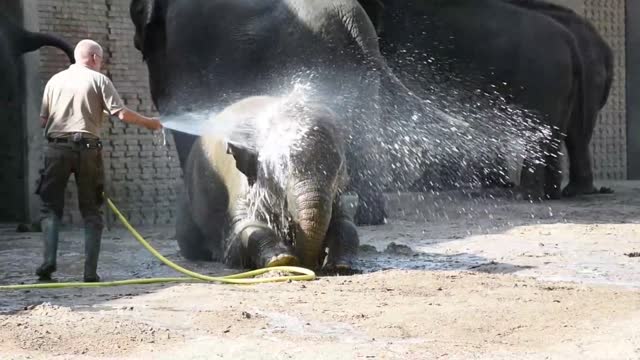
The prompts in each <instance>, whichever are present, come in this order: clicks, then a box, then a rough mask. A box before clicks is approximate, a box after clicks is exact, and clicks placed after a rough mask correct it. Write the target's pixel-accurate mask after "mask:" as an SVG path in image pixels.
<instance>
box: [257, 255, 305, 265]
mask: <svg viewBox="0 0 640 360" xmlns="http://www.w3.org/2000/svg"><path fill="white" fill-rule="evenodd" d="M297 265H298V258H297V257H295V256H293V255H291V254H280V255H276V256H274V257H272V258H271V260H269V261H268V262H267V264H266V265H265V266H264V267H274V266H297Z"/></svg>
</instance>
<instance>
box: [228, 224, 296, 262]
mask: <svg viewBox="0 0 640 360" xmlns="http://www.w3.org/2000/svg"><path fill="white" fill-rule="evenodd" d="M238 237H239V240H240V243H241V244H242V249H241V250H240V251H241V253H244V255H241V256H242V257H243V258H245V259H248V260H250V262H251V263H252V264H253V266H254V267H255V268H258V269H259V268H265V267H273V266H295V265H297V264H298V258H297V257H296V256H295V255H293V253H292V252H291V251H290V250H289V248H288V247H287V246H286V245H285V244H284V243H283V242H282V240H280V239H279V237H278V236H277V235H276V234H275V233H274V232H273V230H271V229H270V228H268V227H266V226H256V225H250V226H247V227H246V228H244V229H243V230H242V231H241V232H240V233H239V234H238Z"/></svg>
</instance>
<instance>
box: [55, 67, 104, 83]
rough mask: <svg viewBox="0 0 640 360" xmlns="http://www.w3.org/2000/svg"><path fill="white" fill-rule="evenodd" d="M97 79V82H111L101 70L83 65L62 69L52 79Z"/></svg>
mask: <svg viewBox="0 0 640 360" xmlns="http://www.w3.org/2000/svg"><path fill="white" fill-rule="evenodd" d="M79 77H80V78H82V79H86V80H90V81H95V82H110V81H111V80H110V79H109V77H107V76H106V75H104V74H103V73H101V72H98V71H94V70H91V69H88V68H85V67H83V66H78V65H71V66H69V67H68V68H66V69H65V70H62V71H60V72H58V73H57V74H55V75H54V76H53V77H51V80H50V81H53V80H54V79H55V80H64V79H69V78H71V79H78V78H79Z"/></svg>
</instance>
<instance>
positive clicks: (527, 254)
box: [0, 182, 640, 359]
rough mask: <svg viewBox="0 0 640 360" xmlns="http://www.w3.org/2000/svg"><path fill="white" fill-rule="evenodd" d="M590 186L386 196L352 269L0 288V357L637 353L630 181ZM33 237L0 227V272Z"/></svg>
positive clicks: (143, 262) (115, 237) (211, 267)
mask: <svg viewBox="0 0 640 360" xmlns="http://www.w3.org/2000/svg"><path fill="white" fill-rule="evenodd" d="M604 185H609V186H611V187H613V188H614V189H615V190H616V191H617V192H616V194H613V195H598V196H592V197H586V198H579V199H573V200H566V201H559V202H558V201H555V202H547V203H543V204H530V203H526V202H521V201H514V200H510V199H508V198H505V197H498V196H496V197H494V198H491V197H489V198H486V197H478V196H477V194H459V193H458V194H439V195H425V194H401V195H394V196H389V202H388V205H389V208H390V209H391V213H392V216H391V219H390V221H389V223H388V224H386V225H383V226H377V227H365V228H361V229H360V234H361V240H362V243H363V244H365V245H364V246H363V248H362V251H361V258H360V260H359V264H358V266H359V268H360V269H362V270H363V274H360V275H354V276H342V277H321V278H319V279H318V280H315V281H312V282H291V283H278V284H264V285H251V286H232V285H219V284H171V285H153V286H135V287H134V286H129V287H118V288H101V289H76V290H39V291H28V292H26V291H22V292H0V358H1V359H44V358H46V359H85V358H86V359H89V358H103V359H106V358H113V359H294V358H295V359H431V358H433V359H567V358H569V359H576V358H579V359H640V257H633V256H629V255H633V254H632V253H634V252H639V251H640V225H639V223H640V182H620V183H609V184H604ZM140 230H141V232H142V233H143V235H145V236H146V237H147V238H149V239H150V240H152V242H153V244H154V245H155V246H156V247H157V248H158V249H159V251H160V252H161V253H162V254H164V255H165V256H167V257H169V258H170V259H172V260H176V261H177V262H178V263H180V264H183V265H185V266H187V267H189V268H192V269H195V270H197V271H200V272H204V273H210V274H226V273H230V271H229V270H228V269H224V268H223V267H221V266H220V265H219V264H211V263H198V264H194V263H188V262H185V261H184V260H182V259H180V257H179V255H178V254H177V247H176V244H175V241H173V240H172V236H173V230H172V228H170V227H157V228H143V229H140ZM39 236H40V235H39V234H18V233H15V232H14V226H6V227H4V228H2V229H0V284H9V283H20V282H27V283H29V282H33V281H34V280H35V279H34V276H33V275H32V273H33V271H34V269H35V267H36V266H37V265H38V263H39V262H40V256H41V245H40V238H39ZM62 236H63V239H64V240H63V243H62V244H61V246H60V256H59V271H58V273H57V274H58V279H59V280H68V281H77V280H79V279H80V278H81V269H82V233H81V232H80V231H79V230H72V231H65V232H64V233H63V234H62ZM103 243H104V245H103V249H104V250H103V253H102V255H101V263H100V274H101V275H102V276H103V278H104V279H105V280H115V279H126V278H132V277H151V276H167V275H168V276H173V275H174V273H173V272H172V270H171V269H169V268H167V267H166V266H164V265H160V264H159V262H158V261H157V260H155V259H154V258H152V257H151V256H150V255H149V254H147V253H146V250H144V249H142V248H141V247H140V246H139V245H137V243H135V240H134V239H133V238H132V237H131V236H130V235H129V234H128V233H127V232H126V231H124V230H123V229H112V230H110V231H108V232H106V234H105V236H104V241H103Z"/></svg>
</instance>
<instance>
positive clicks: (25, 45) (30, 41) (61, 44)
mask: <svg viewBox="0 0 640 360" xmlns="http://www.w3.org/2000/svg"><path fill="white" fill-rule="evenodd" d="M16 45H17V46H16V48H15V49H16V52H17V54H18V55H22V54H25V53H28V52H31V51H35V50H38V49H40V48H41V47H43V46H53V47H57V48H58V49H60V50H62V51H64V53H65V54H66V55H67V57H68V58H69V61H70V62H71V63H72V64H73V63H75V60H74V56H73V47H72V46H71V44H69V43H68V42H67V41H66V40H64V39H63V38H61V37H59V36H56V35H53V34H43V33H38V32H31V31H24V33H23V36H22V38H21V39H20V40H19V41H18V42H17V44H16Z"/></svg>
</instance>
